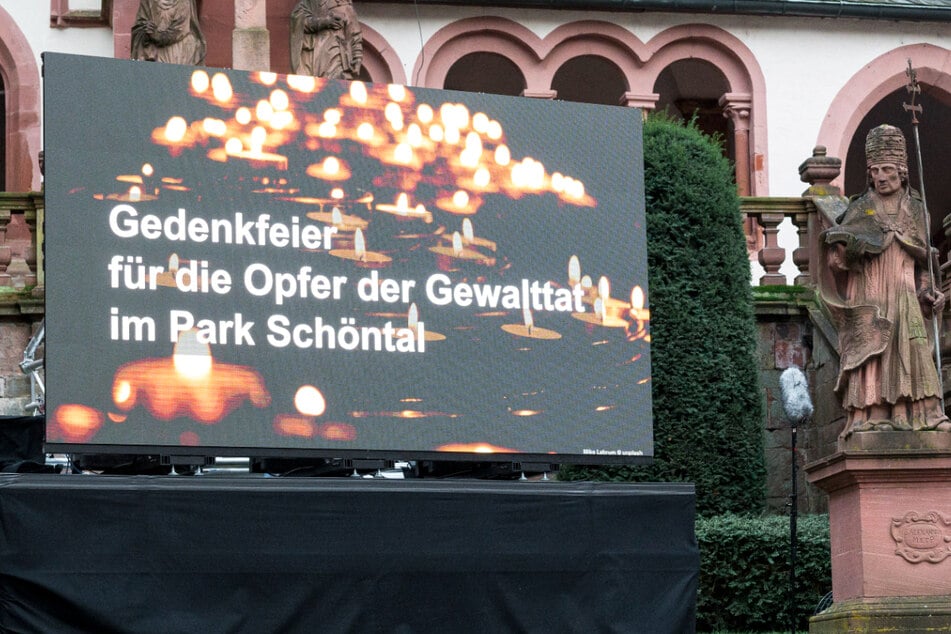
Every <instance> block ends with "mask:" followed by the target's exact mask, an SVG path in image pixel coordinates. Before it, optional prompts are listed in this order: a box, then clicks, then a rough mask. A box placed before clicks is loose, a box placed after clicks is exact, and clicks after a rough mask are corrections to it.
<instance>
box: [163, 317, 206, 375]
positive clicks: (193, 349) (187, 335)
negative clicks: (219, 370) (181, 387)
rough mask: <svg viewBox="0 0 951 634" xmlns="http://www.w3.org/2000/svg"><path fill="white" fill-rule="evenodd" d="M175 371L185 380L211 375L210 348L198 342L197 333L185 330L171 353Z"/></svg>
mask: <svg viewBox="0 0 951 634" xmlns="http://www.w3.org/2000/svg"><path fill="white" fill-rule="evenodd" d="M172 362H173V364H174V366H175V371H176V372H178V373H179V374H180V375H181V376H182V377H184V378H186V379H192V380H197V379H203V378H205V377H207V376H208V375H209V374H210V373H211V364H212V358H211V346H209V345H208V344H207V343H203V342H201V341H199V340H198V331H196V330H194V329H192V330H186V331H184V332H182V334H181V335H179V337H178V343H176V344H175V351H174V352H173V353H172Z"/></svg>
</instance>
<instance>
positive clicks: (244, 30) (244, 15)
mask: <svg viewBox="0 0 951 634" xmlns="http://www.w3.org/2000/svg"><path fill="white" fill-rule="evenodd" d="M288 19H290V16H288ZM231 48H232V64H233V66H234V68H236V69H238V70H271V36H270V33H268V30H267V0H234V33H233V34H232V39H231Z"/></svg>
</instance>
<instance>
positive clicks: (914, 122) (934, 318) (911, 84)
mask: <svg viewBox="0 0 951 634" xmlns="http://www.w3.org/2000/svg"><path fill="white" fill-rule="evenodd" d="M905 74H906V75H908V84H907V85H906V86H905V89H906V90H908V94H909V95H910V99H911V103H903V104H902V107H903V108H904V109H905V111H906V112H910V113H911V129H912V132H913V135H912V136H914V138H915V157H916V159H917V163H918V187H919V193H920V194H921V206H922V207H923V208H924V210H925V236H926V237H927V239H928V279H929V282H930V283H931V288H932V289H934V290H935V291H939V290H940V289H939V288H938V279H937V277H935V271H934V258H933V257H932V255H931V253H932V246H931V212H929V211H928V199H927V198H926V197H925V169H924V165H923V163H922V161H921V139H920V138H919V136H918V113H919V112H922V107H921V105H920V104H916V103H915V99H917V98H918V95H920V94H921V86H919V85H918V74H917V73H916V72H915V69H914V68H913V67H912V65H911V60H910V59H909V60H908V68H907V69H906V70H905ZM931 326H932V330H933V332H934V361H935V366H936V367H937V370H938V383H939V385H941V386H942V387H941V388H940V394H938V398H939V399H941V411H942V412H943V411H944V387H943V384H944V381H943V379H942V378H941V376H942V375H941V342H940V341H939V339H938V315H937V313H935V311H931Z"/></svg>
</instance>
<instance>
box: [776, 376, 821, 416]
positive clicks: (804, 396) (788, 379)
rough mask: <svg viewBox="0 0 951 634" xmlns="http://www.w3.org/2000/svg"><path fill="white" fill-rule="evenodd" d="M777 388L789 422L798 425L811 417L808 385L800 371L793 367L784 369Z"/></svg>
mask: <svg viewBox="0 0 951 634" xmlns="http://www.w3.org/2000/svg"><path fill="white" fill-rule="evenodd" d="M779 388H780V391H781V392H782V396H783V410H785V412H786V418H788V419H789V420H790V422H794V423H800V422H802V421H804V420H806V419H807V418H809V417H810V416H812V411H813V410H812V399H811V398H810V397H809V384H808V383H807V382H806V375H805V374H803V373H802V370H800V369H799V368H797V367H795V366H792V367H790V368H786V370H784V371H783V373H782V374H781V375H780V377H779Z"/></svg>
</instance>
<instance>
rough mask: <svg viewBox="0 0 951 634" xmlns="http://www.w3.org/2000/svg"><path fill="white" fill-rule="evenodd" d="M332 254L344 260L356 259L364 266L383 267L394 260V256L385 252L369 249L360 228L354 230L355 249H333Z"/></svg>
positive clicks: (358, 263)
mask: <svg viewBox="0 0 951 634" xmlns="http://www.w3.org/2000/svg"><path fill="white" fill-rule="evenodd" d="M330 255H333V256H335V257H338V258H343V259H344V260H354V261H355V262H357V265H358V266H360V267H363V268H382V267H384V266H386V265H388V264H389V263H390V262H392V261H393V258H391V257H390V256H388V255H386V254H384V253H378V252H376V251H369V250H367V247H366V238H365V237H364V235H363V230H362V229H360V228H358V229H356V231H354V234H353V249H331V250H330Z"/></svg>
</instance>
